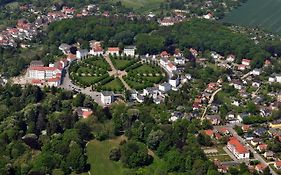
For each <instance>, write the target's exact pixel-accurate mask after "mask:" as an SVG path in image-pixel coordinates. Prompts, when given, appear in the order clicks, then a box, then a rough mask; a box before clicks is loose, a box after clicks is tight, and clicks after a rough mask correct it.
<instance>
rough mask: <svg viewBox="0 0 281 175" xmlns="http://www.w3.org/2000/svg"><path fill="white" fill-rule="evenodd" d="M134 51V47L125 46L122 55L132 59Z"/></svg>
mask: <svg viewBox="0 0 281 175" xmlns="http://www.w3.org/2000/svg"><path fill="white" fill-rule="evenodd" d="M135 51H136V47H135V46H127V47H125V48H124V55H127V56H131V57H134V56H135Z"/></svg>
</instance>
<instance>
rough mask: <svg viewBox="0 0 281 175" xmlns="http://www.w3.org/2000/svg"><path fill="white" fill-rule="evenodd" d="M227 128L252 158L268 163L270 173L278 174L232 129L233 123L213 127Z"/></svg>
mask: <svg viewBox="0 0 281 175" xmlns="http://www.w3.org/2000/svg"><path fill="white" fill-rule="evenodd" d="M222 127H224V128H227V129H228V130H229V132H230V133H231V134H232V135H233V136H234V137H236V138H237V139H238V140H239V141H240V142H241V143H243V144H244V145H245V147H246V148H247V149H248V150H250V151H251V152H252V153H253V155H254V158H255V159H257V160H258V161H260V162H261V163H264V164H266V165H268V167H269V169H270V172H271V174H272V175H278V174H277V173H276V172H275V171H273V169H272V168H271V167H270V166H269V164H268V163H267V162H266V161H265V160H264V159H263V158H262V157H261V156H260V154H258V153H257V152H256V150H255V149H254V148H253V147H252V146H251V145H250V144H248V143H247V142H246V141H245V140H244V139H243V138H242V137H240V136H239V135H238V134H237V133H236V131H235V130H234V129H233V125H225V126H215V127H214V128H215V129H217V128H222Z"/></svg>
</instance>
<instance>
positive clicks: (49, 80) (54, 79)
mask: <svg viewBox="0 0 281 175" xmlns="http://www.w3.org/2000/svg"><path fill="white" fill-rule="evenodd" d="M58 81H60V77H56V78H50V79H48V82H58Z"/></svg>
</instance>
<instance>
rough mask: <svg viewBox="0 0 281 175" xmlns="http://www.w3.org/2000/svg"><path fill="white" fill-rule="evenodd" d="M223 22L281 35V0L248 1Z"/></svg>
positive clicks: (229, 14)
mask: <svg viewBox="0 0 281 175" xmlns="http://www.w3.org/2000/svg"><path fill="white" fill-rule="evenodd" d="M222 21H223V22H228V23H233V24H238V25H244V26H251V27H260V28H262V29H264V30H267V31H270V32H275V33H278V34H281V0H248V1H247V2H246V3H244V4H242V6H240V7H238V8H237V9H234V10H233V11H231V12H230V13H228V14H227V15H226V17H225V18H224V19H223V20H222Z"/></svg>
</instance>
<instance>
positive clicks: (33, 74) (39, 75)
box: [28, 70, 45, 79]
mask: <svg viewBox="0 0 281 175" xmlns="http://www.w3.org/2000/svg"><path fill="white" fill-rule="evenodd" d="M28 77H29V78H34V79H44V78H45V71H41V70H29V71H28Z"/></svg>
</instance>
